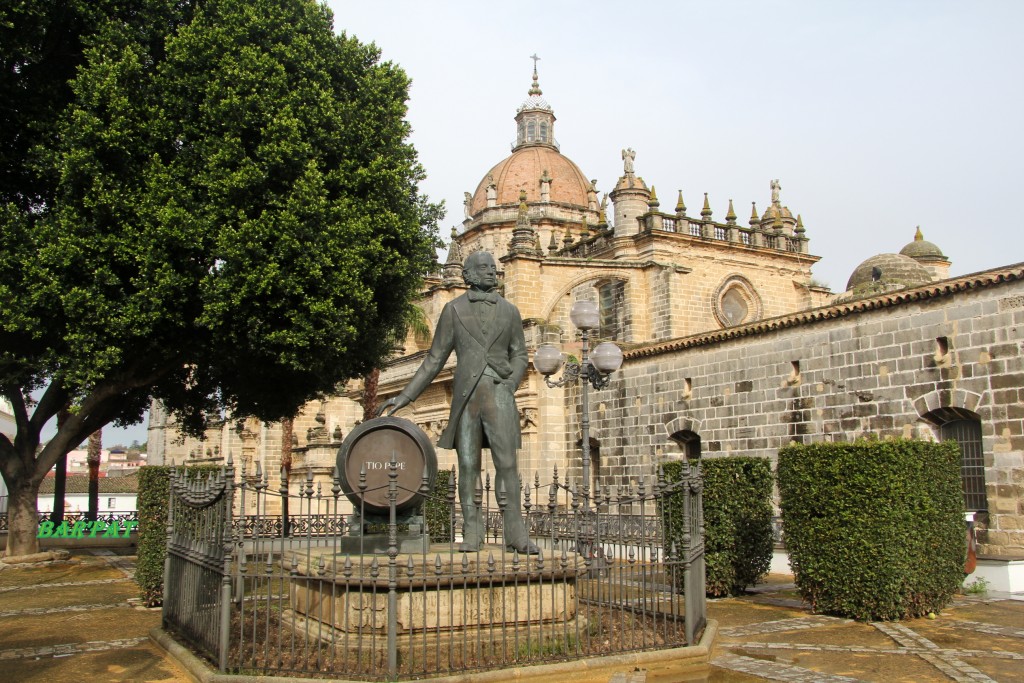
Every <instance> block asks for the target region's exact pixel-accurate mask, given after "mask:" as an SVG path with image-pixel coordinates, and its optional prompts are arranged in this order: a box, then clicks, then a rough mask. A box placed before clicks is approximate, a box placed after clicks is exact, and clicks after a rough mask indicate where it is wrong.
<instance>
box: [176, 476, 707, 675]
mask: <svg viewBox="0 0 1024 683" xmlns="http://www.w3.org/2000/svg"><path fill="white" fill-rule="evenodd" d="M229 463H230V461H229ZM391 468H392V469H390V470H389V477H388V483H387V485H386V486H387V494H386V495H387V496H388V500H390V501H391V505H390V510H389V514H386V515H383V516H376V517H375V516H373V515H370V514H365V510H363V509H362V508H360V507H356V508H355V512H354V513H352V512H351V511H352V510H353V506H352V505H351V504H350V503H349V502H348V501H347V499H346V498H345V497H344V496H343V495H341V486H340V484H339V482H338V480H337V474H335V479H334V480H333V481H332V482H331V481H327V482H324V481H321V482H314V480H313V478H312V475H311V474H310V475H308V476H307V478H306V479H305V481H299V482H294V483H289V482H288V481H287V480H286V481H284V482H282V483H281V485H280V486H277V487H274V486H271V485H270V484H269V482H268V481H267V479H266V477H263V478H250V477H246V476H245V474H244V471H243V473H242V476H241V477H240V479H239V481H237V482H236V481H235V477H234V471H233V469H232V468H231V467H230V465H229V466H228V467H225V468H224V469H223V470H222V472H221V474H219V475H217V477H215V478H210V479H207V480H202V481H201V482H195V481H189V480H188V479H187V478H186V476H185V475H184V474H183V473H179V472H172V475H171V482H172V486H171V503H170V510H171V515H172V516H171V521H170V523H169V525H168V560H167V566H166V567H165V584H164V590H165V594H164V611H163V620H164V626H165V628H167V629H168V630H170V631H171V632H173V633H176V634H178V635H180V636H181V637H182V638H183V639H184V640H186V641H187V642H188V643H189V644H190V645H192V646H193V647H194V648H195V649H196V650H197V651H198V652H200V653H202V654H203V655H204V656H206V657H207V658H209V659H210V660H211V661H212V662H214V663H215V664H216V665H217V667H218V668H219V669H220V670H221V671H226V672H239V673H261V674H274V675H306V676H308V675H318V676H322V675H332V674H334V675H342V674H343V675H344V677H346V678H350V679H363V680H378V679H387V680H411V679H417V678H422V677H428V676H435V675H448V674H458V673H464V672H474V671H484V670H490V669H500V668H507V667H519V666H526V665H531V664H538V663H546V662H555V661H570V660H577V659H583V658H589V657H597V656H602V655H612V654H623V653H628V652H636V651H641V650H652V649H661V648H671V647H678V646H682V645H686V644H693V643H695V642H696V641H697V640H698V639H699V637H700V633H701V631H702V630H703V627H704V623H705V614H704V611H705V609H704V589H703V581H704V570H703V562H704V559H703V535H702V524H703V522H702V519H701V518H700V515H699V514H696V515H692V514H690V513H689V512H688V513H687V514H686V515H684V516H680V517H675V518H674V519H676V521H675V522H673V523H671V524H666V522H665V519H664V516H665V514H666V512H667V511H670V510H672V509H675V510H688V511H692V510H694V509H697V510H699V507H700V473H699V470H698V469H696V468H694V469H693V470H692V471H690V472H688V473H687V474H686V476H684V478H683V479H682V480H681V481H678V482H671V483H669V482H666V481H665V480H664V479H663V478H658V479H656V480H654V481H648V482H646V485H645V483H644V482H643V481H641V483H640V484H639V485H638V486H636V487H633V488H631V489H629V490H626V489H619V490H617V491H616V492H615V494H614V495H613V494H607V495H597V496H595V497H593V498H592V499H590V500H586V501H584V500H583V498H582V495H581V494H580V493H579V491H578V490H577V488H576V487H575V486H574V485H569V484H568V483H565V482H559V481H558V480H557V474H556V475H555V477H554V479H553V481H552V483H550V484H546V485H543V486H542V485H540V482H539V481H536V482H535V484H534V485H532V486H531V485H527V486H526V487H524V489H523V511H524V515H525V516H526V518H527V521H528V529H529V533H530V536H531V541H532V542H533V543H534V544H535V545H536V546H538V547H539V553H538V554H530V555H528V554H520V553H519V552H518V551H509V550H508V549H506V548H505V546H504V543H503V542H501V541H500V540H498V539H501V530H500V518H501V513H502V512H503V507H504V501H503V496H500V495H499V496H495V495H494V492H493V491H491V490H490V488H489V486H488V485H486V484H480V485H478V488H477V494H476V495H477V498H478V499H479V500H480V503H481V504H482V506H483V507H486V508H488V514H487V515H486V517H485V518H486V519H489V520H490V521H489V524H488V527H489V530H488V538H487V541H486V542H485V544H484V545H483V547H482V548H481V549H480V550H477V551H474V552H460V546H459V541H460V538H459V533H458V532H459V515H458V514H457V511H458V504H457V502H456V500H455V498H456V495H455V491H456V487H455V481H454V478H455V475H454V472H452V473H451V476H450V478H449V481H448V485H447V487H442V488H446V489H447V490H441V491H431V489H430V486H429V484H428V483H427V482H423V483H422V484H421V486H420V488H419V491H418V492H419V493H420V494H421V495H423V496H424V498H425V503H424V505H423V507H422V508H419V509H415V510H412V511H409V510H405V511H401V510H398V509H397V506H396V504H395V501H397V500H398V493H399V491H400V487H399V485H398V473H397V468H396V467H395V466H391ZM379 488H383V487H379ZM371 492H372V491H370V490H369V489H367V490H362V491H361V493H362V494H364V495H365V494H367V493H371ZM285 497H287V498H288V505H287V509H289V510H291V511H294V513H293V514H291V515H289V517H288V521H287V525H288V526H289V527H290V528H289V534H288V535H285V534H284V533H283V529H284V526H285V521H284V520H283V519H282V516H281V514H280V512H279V510H280V509H281V508H282V507H283V505H282V503H283V502H284V500H283V499H284V498H285ZM240 501H241V504H239V502H240ZM232 502H233V503H234V505H236V506H237V507H238V511H237V512H236V513H235V514H234V515H232V514H231V507H232ZM694 505H696V506H697V507H696V508H694V507H693V506H694ZM681 519H685V521H684V522H682V523H681V522H680V521H679V520H681ZM680 524H682V527H685V528H682V527H681V526H680ZM431 525H434V526H435V527H438V528H437V529H435V530H434V531H435V534H434V536H435V537H447V538H449V539H450V540H447V541H446V542H440V543H439V542H431V539H430V536H431V532H432V529H431ZM442 528H443V529H442ZM452 529H453V530H455V533H454V534H452V533H444V532H447V531H448V530H452ZM666 529H669V531H666ZM666 534H670V535H666ZM698 579H699V584H698V583H696V581H697V580H698ZM686 586H690V587H691V588H690V590H689V591H685V593H686V594H684V587H686ZM697 586H699V588H697Z"/></svg>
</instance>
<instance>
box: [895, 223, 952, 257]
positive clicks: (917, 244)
mask: <svg viewBox="0 0 1024 683" xmlns="http://www.w3.org/2000/svg"><path fill="white" fill-rule="evenodd" d="M900 253H901V254H903V255H904V256H909V257H910V258H912V259H914V260H915V261H947V260H948V259H947V258H946V256H945V255H944V254H943V253H942V250H941V249H939V248H938V247H937V246H935V245H934V244H932V243H931V242H929V241H928V240H926V239H925V238H924V235H923V234H922V233H921V228H920V226H918V228H917V233H916V234H915V235H914V241H913V242H911V243H910V244H908V245H907V246H905V247H903V248H902V249H900Z"/></svg>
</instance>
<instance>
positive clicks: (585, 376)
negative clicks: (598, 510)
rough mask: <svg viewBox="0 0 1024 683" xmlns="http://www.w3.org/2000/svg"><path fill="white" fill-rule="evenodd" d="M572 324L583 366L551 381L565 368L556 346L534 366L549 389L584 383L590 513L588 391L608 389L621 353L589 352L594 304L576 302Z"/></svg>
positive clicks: (570, 366) (611, 349) (605, 348)
mask: <svg viewBox="0 0 1024 683" xmlns="http://www.w3.org/2000/svg"><path fill="white" fill-rule="evenodd" d="M569 319H570V320H572V323H573V325H575V326H576V327H577V328H578V329H579V330H580V332H581V333H582V336H583V349H582V351H581V354H580V362H579V363H576V362H570V363H566V364H565V369H564V370H563V371H562V376H561V378H559V379H557V380H553V379H551V375H553V374H555V373H556V372H558V368H559V367H560V366H561V365H562V352H561V351H560V350H559V348H558V347H557V346H555V345H554V344H541V345H540V346H538V347H537V351H536V352H535V353H534V355H533V365H534V367H536V368H537V371H538V372H540V373H541V374H542V375H544V382H545V383H546V384H547V385H548V386H549V387H552V388H554V387H561V386H565V385H567V384H572V383H573V382H580V381H582V384H583V401H582V403H583V405H582V416H581V418H580V432H581V433H582V435H583V507H584V511H586V510H589V509H590V395H589V387H591V386H593V387H594V389H603V388H604V387H606V386H608V381H609V378H610V377H611V373H613V372H615V371H616V370H618V369H619V367H620V366H621V365H622V351H621V350H620V349H619V347H618V346H616V345H615V344H613V343H612V342H603V343H601V344H598V345H597V347H596V348H594V351H593V353H588V352H589V347H588V342H589V341H590V331H591V330H593V329H594V328H596V327H597V326H598V324H599V322H600V316H599V314H598V310H597V304H595V303H594V302H592V301H577V302H576V303H574V304H573V305H572V308H571V309H570V311H569Z"/></svg>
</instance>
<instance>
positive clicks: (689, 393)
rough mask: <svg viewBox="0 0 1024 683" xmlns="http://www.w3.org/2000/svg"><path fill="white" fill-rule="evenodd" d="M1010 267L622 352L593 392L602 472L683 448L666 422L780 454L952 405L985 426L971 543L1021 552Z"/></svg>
mask: <svg viewBox="0 0 1024 683" xmlns="http://www.w3.org/2000/svg"><path fill="white" fill-rule="evenodd" d="M1008 272H1010V273H1013V274H1014V275H1013V277H1012V278H1011V279H1010V281H1009V282H1007V281H1002V278H1000V277H998V276H997V275H996V274H995V273H997V271H990V273H987V274H982V275H983V276H985V277H981V278H979V277H978V276H975V277H974V279H971V278H963V279H960V280H952V281H947V282H946V283H943V285H941V286H935V285H929V286H927V287H921V288H918V289H916V290H911V291H908V292H902V293H898V294H896V295H889V296H886V297H878V298H875V299H867V300H863V301H860V302H853V303H852V304H847V305H845V306H833V307H830V308H824V309H816V310H815V311H810V312H807V313H802V314H796V315H792V316H788V317H783V318H778V319H775V320H773V321H766V322H764V323H755V324H752V325H747V326H744V327H741V328H738V329H730V330H723V331H721V332H718V333H710V334H705V335H698V336H696V337H691V338H687V339H683V340H679V341H677V342H675V343H668V344H663V345H660V346H652V347H649V348H646V349H641V350H638V351H633V352H631V353H629V354H627V362H626V364H625V366H624V368H623V370H622V371H621V372H620V375H619V377H617V378H616V379H615V380H614V381H613V382H612V383H611V385H610V386H609V388H607V389H605V390H603V391H600V392H595V393H594V394H593V395H592V403H591V404H592V406H594V413H593V416H592V417H593V419H594V422H593V424H592V433H593V436H594V437H595V438H596V439H597V440H598V442H599V443H600V453H601V457H602V459H603V460H604V462H603V463H602V471H604V472H610V473H611V474H609V476H608V481H607V483H608V484H611V485H618V484H624V483H628V482H630V481H635V480H636V479H637V478H639V477H640V476H644V475H646V476H651V475H652V474H653V473H654V471H655V468H656V465H657V463H658V462H659V461H660V460H661V459H664V458H670V457H679V455H680V454H681V446H680V445H679V444H677V443H676V442H675V441H674V440H673V439H672V435H673V434H676V433H678V432H681V431H684V430H688V431H691V432H695V433H696V434H698V435H699V436H700V439H701V447H702V454H703V457H724V456H730V455H751V456H767V457H769V458H772V459H774V458H775V457H776V454H777V452H778V449H779V448H780V447H782V446H784V445H786V444H789V443H791V442H794V441H795V442H804V443H806V442H812V441H823V440H853V439H857V438H861V437H868V438H883V439H884V438H891V437H917V438H938V428H937V426H936V425H935V424H934V423H933V421H930V419H929V414H930V413H931V412H932V411H935V410H937V409H940V408H948V407H953V408H958V409H961V410H962V411H967V412H964V413H963V414H965V415H975V416H977V418H978V419H979V420H980V422H981V427H982V441H983V451H984V462H985V480H986V481H985V483H986V494H987V503H988V511H987V512H986V513H979V515H978V521H979V528H980V529H981V531H980V536H979V541H980V549H979V550H980V552H981V553H982V554H992V555H1001V556H1024V435H1022V429H1024V358H1022V354H1024V284H1022V282H1021V276H1022V275H1024V272H1022V270H1021V268H1017V269H1016V270H1015V271H1014V270H1011V271H1008ZM567 407H568V406H567ZM566 412H567V415H569V416H570V417H572V416H574V415H575V414H576V412H575V411H574V410H567V411H566ZM570 421H571V422H572V424H571V426H570V429H569V431H568V433H570V434H575V433H578V431H577V430H578V427H577V425H576V423H575V420H574V419H571V420H570ZM565 440H566V444H565V446H566V448H567V450H569V449H571V447H572V445H571V444H569V443H568V441H569V440H570V439H569V438H568V437H566V439H565ZM570 474H571V475H572V476H578V468H576V469H574V470H573V471H572V472H571V473H570Z"/></svg>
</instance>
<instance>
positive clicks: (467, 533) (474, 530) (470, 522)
mask: <svg viewBox="0 0 1024 683" xmlns="http://www.w3.org/2000/svg"><path fill="white" fill-rule="evenodd" d="M483 543H484V524H483V520H482V519H481V516H480V508H478V507H476V506H475V505H464V506H463V507H462V543H460V544H459V552H462V553H475V552H477V551H478V550H480V548H481V546H483Z"/></svg>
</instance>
